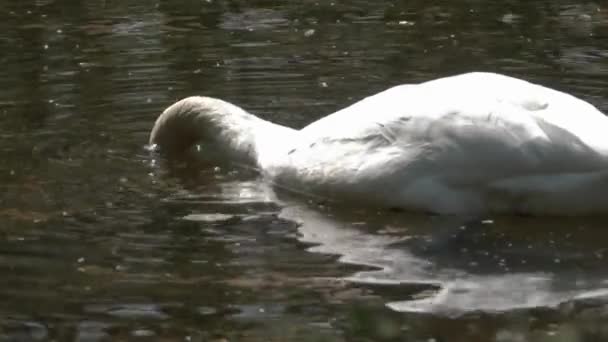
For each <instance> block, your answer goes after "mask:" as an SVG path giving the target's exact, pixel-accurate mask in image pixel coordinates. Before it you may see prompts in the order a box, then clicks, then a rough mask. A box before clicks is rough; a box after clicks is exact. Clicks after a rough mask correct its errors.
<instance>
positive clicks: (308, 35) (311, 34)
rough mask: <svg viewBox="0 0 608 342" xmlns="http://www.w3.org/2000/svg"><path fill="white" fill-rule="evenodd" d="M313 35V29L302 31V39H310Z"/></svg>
mask: <svg viewBox="0 0 608 342" xmlns="http://www.w3.org/2000/svg"><path fill="white" fill-rule="evenodd" d="M314 34H315V30H314V29H309V30H306V31H304V37H312V36H313V35H314Z"/></svg>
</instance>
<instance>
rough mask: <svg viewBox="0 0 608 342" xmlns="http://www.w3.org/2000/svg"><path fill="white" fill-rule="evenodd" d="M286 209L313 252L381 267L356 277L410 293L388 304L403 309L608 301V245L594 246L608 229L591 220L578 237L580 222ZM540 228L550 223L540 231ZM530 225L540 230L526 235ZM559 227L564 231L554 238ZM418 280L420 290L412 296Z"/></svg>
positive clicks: (499, 308) (457, 310) (460, 310)
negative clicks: (607, 266) (606, 266)
mask: <svg viewBox="0 0 608 342" xmlns="http://www.w3.org/2000/svg"><path fill="white" fill-rule="evenodd" d="M281 214H282V215H281V216H282V217H284V218H286V219H289V220H297V221H298V222H300V224H301V226H300V227H299V232H300V234H301V240H302V241H304V242H307V243H313V244H315V246H314V247H312V248H310V249H309V250H310V251H314V252H320V253H329V254H338V255H340V256H341V258H340V260H341V261H343V262H347V263H353V264H358V265H367V266H370V267H373V268H377V269H375V270H371V271H369V270H368V271H362V272H358V273H356V274H354V275H352V276H350V277H348V278H347V279H348V280H349V281H352V282H356V283H359V284H370V285H371V287H372V288H374V286H375V285H377V284H380V285H382V288H383V289H384V290H386V289H387V288H389V287H391V286H392V287H395V288H396V289H398V288H400V287H403V288H404V289H406V290H405V291H404V293H405V294H407V295H406V296H405V297H403V298H391V302H389V303H388V306H389V307H390V308H392V309H394V310H397V311H408V312H409V311H411V312H432V313H438V314H449V315H454V314H457V315H461V314H466V313H469V312H476V311H483V312H504V311H508V310H518V309H530V308H542V307H547V308H549V307H551V308H553V307H556V306H558V305H559V304H563V303H567V302H572V303H575V302H576V300H577V299H585V300H586V301H587V300H589V299H590V298H597V299H598V301H601V300H603V299H604V298H608V297H607V296H608V278H606V277H605V274H603V271H602V269H603V263H604V261H603V253H604V252H605V247H604V246H603V244H602V243H599V244H598V243H597V242H593V241H594V240H595V239H598V238H599V237H602V236H603V235H605V234H604V233H603V232H602V227H601V226H600V227H597V226H595V225H594V224H593V223H592V222H589V223H590V225H591V226H585V227H584V228H580V227H579V229H577V231H576V232H574V233H573V232H570V231H569V230H571V227H572V225H573V224H575V225H576V224H581V222H574V221H570V222H568V223H567V224H566V225H564V224H563V222H559V221H555V220H544V221H543V220H542V219H517V220H513V219H511V220H508V219H499V220H498V221H497V222H494V221H490V220H488V221H485V222H481V223H479V222H472V223H471V224H465V223H463V222H459V221H458V220H459V219H458V218H428V217H424V216H422V217H417V216H414V217H412V216H411V215H403V214H401V215H394V216H395V217H393V218H390V217H387V216H386V214H385V213H382V215H369V214H366V215H361V217H359V218H357V217H356V216H357V215H352V213H349V214H350V215H347V214H344V213H342V215H343V217H342V218H341V219H340V218H338V217H336V215H335V213H322V212H319V211H318V210H317V211H315V210H314V209H309V208H303V207H302V206H298V207H285V208H284V209H283V211H282V213H281ZM353 216H354V217H353ZM359 220H361V221H359ZM363 220H364V221H363ZM504 221H506V222H504ZM490 225H491V226H490ZM539 225H548V226H549V225H550V226H549V227H550V228H548V229H546V230H545V229H544V228H538V227H535V226H539ZM529 229H535V230H536V232H534V234H528V232H529ZM370 230H372V231H370ZM539 230H541V231H539ZM542 230H545V231H544V232H543V231H542ZM560 231H565V233H566V235H565V236H561V235H556V233H557V232H560ZM524 234H525V235H524ZM547 237H549V238H550V240H549V245H550V246H546V243H547V241H546V238H547ZM539 239H542V240H539ZM573 240H574V241H573ZM543 245H544V246H543ZM583 267H584V268H583ZM593 270H596V272H593ZM412 285H417V286H416V287H417V288H418V289H419V290H420V292H421V293H416V294H414V295H412V294H409V293H408V292H409V291H407V289H408V288H411V287H412ZM420 285H426V286H420ZM397 291H398V290H395V289H393V290H392V292H397Z"/></svg>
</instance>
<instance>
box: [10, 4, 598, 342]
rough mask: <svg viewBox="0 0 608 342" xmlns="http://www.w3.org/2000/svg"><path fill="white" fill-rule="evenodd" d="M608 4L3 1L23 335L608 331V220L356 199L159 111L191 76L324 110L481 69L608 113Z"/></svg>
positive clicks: (13, 336) (289, 119)
mask: <svg viewBox="0 0 608 342" xmlns="http://www.w3.org/2000/svg"><path fill="white" fill-rule="evenodd" d="M606 11H608V8H605V7H604V6H603V5H599V4H595V3H592V2H584V3H583V4H578V3H575V2H573V1H566V0H562V1H535V2H530V1H523V0H521V1H510V2H505V3H488V2H479V1H436V2H433V3H430V2H427V1H414V2H403V3H397V4H395V3H394V2H392V1H335V2H331V3H330V2H327V3H323V2H312V1H300V2H296V1H293V2H285V1H272V0H270V1H269V0H264V1H248V2H240V1H230V2H223V1H188V0H180V1H160V2H146V1H141V0H139V1H136V0H130V1H129V0H127V1H121V2H107V1H87V2H76V1H74V2H58V1H53V0H47V1H44V0H39V1H26V2H23V1H5V2H3V3H2V4H0V32H1V33H0V46H1V47H2V51H3V53H2V54H0V61H1V62H2V66H3V68H1V69H0V155H1V156H2V161H3V162H2V163H0V186H1V187H2V191H1V192H0V222H1V223H2V224H1V225H0V270H1V274H2V278H1V279H2V281H0V341H45V340H55V341H70V340H76V341H107V340H170V341H210V340H215V341H223V340H229V341H234V340H239V341H293V340H299V341H355V340H356V341H379V340H399V341H403V340H405V341H503V342H504V341H600V340H605V339H607V338H608V330H607V328H606V326H608V325H607V324H606V323H608V306H606V301H605V299H606V298H607V293H606V289H607V288H608V271H606V268H605V260H604V259H605V257H607V255H606V253H608V252H607V251H608V250H607V248H606V244H605V241H606V240H607V238H608V231H606V229H605V225H606V221H605V220H602V219H566V220H564V219H538V218H537V219H533V218H506V217H488V218H487V220H486V221H483V222H469V221H466V220H463V219H458V218H445V217H429V216H425V215H411V214H403V213H376V212H369V211H368V212H365V211H358V210H354V209H353V210H335V209H329V208H325V207H322V206H317V205H312V204H310V205H308V204H306V203H303V202H301V201H298V200H297V199H282V200H281V201H279V200H277V199H276V198H275V196H274V194H273V192H272V191H271V190H270V189H268V188H266V187H265V186H264V184H262V183H260V182H259V181H258V180H257V179H256V178H255V175H254V174H252V173H251V172H249V171H244V170H238V169H231V168H220V169H217V168H214V167H209V166H202V165H199V164H197V163H196V162H194V161H184V162H183V163H174V164H172V165H167V163H166V162H165V161H163V160H161V159H158V158H156V157H155V156H154V155H152V154H150V153H149V152H148V151H146V149H145V143H146V142H147V137H148V132H149V129H150V128H151V125H152V123H153V121H154V119H155V118H156V116H157V115H158V113H159V112H160V111H161V110H162V109H163V108H164V107H165V106H167V105H168V104H170V103H172V102H173V101H175V100H177V99H179V98H181V97H184V96H187V95H192V94H206V95H211V96H217V97H221V98H224V99H227V100H229V101H231V102H234V103H237V104H240V105H242V106H244V107H245V108H247V109H248V110H250V111H252V112H254V113H256V114H258V115H260V116H261V117H264V118H267V119H271V120H274V121H276V122H279V123H282V124H286V125H290V126H292V127H302V126H303V125H305V124H307V123H309V122H311V121H313V120H315V119H317V118H320V117H322V116H324V115H326V114H327V113H330V112H332V111H334V110H336V109H338V108H342V107H344V106H345V105H347V104H349V103H352V102H353V101H355V100H356V99H359V98H361V97H363V96H366V95H369V94H373V93H375V92H377V91H380V90H382V89H385V88H387V87H389V86H392V85H395V84H399V83H404V82H417V81H422V80H427V79H431V78H435V77H440V76H445V75H449V74H455V73H459V72H463V71H470V70H485V71H499V72H503V73H508V74H510V75H514V76H519V77H523V78H526V79H529V80H533V81H536V82H541V83H543V84H546V85H549V86H552V87H556V88H558V89H561V90H564V91H568V92H570V93H573V94H575V95H577V96H580V97H581V98H583V99H585V100H587V101H590V102H591V103H593V104H595V105H596V106H598V107H599V108H600V109H603V110H604V111H606V110H608V99H607V98H606V96H605V89H606V88H608V76H607V75H608V65H607V64H606V62H605V61H606V56H607V51H608V36H607V35H606V32H608V31H606V28H607V26H608V17H607V16H606ZM573 115H575V113H573Z"/></svg>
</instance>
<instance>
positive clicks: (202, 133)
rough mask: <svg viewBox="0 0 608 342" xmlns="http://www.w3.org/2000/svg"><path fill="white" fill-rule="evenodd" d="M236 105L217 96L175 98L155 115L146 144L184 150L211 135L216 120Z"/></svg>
mask: <svg viewBox="0 0 608 342" xmlns="http://www.w3.org/2000/svg"><path fill="white" fill-rule="evenodd" d="M235 108H236V109H238V110H240V108H238V107H236V106H234V105H231V104H229V103H227V102H224V101H222V100H219V99H215V98H211V97H202V96H191V97H187V98H184V99H182V100H180V101H177V102H175V103H174V104H172V105H170V106H169V107H167V109H165V110H164V111H163V113H162V114H161V115H160V116H159V117H158V119H157V120H156V122H155V123H154V127H153V128H152V132H151V133H150V141H149V143H150V145H151V146H155V147H158V148H160V151H161V152H164V153H169V154H176V153H180V152H184V151H186V150H188V149H189V148H190V147H192V146H193V145H194V144H196V143H197V142H201V141H204V140H208V139H210V138H213V137H212V136H211V135H210V134H217V129H214V128H218V127H217V126H218V124H221V121H222V120H225V117H227V116H229V115H231V113H232V112H235Z"/></svg>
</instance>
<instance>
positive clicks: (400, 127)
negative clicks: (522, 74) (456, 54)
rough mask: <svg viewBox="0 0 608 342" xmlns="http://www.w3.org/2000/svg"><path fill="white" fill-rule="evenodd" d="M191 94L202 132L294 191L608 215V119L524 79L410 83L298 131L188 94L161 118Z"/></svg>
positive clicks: (453, 208)
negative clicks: (605, 195) (607, 200)
mask: <svg viewBox="0 0 608 342" xmlns="http://www.w3.org/2000/svg"><path fill="white" fill-rule="evenodd" d="M183 101H186V103H189V104H190V103H192V104H191V105H190V106H191V107H192V108H194V109H192V110H191V111H193V112H195V113H196V115H195V116H194V117H195V118H196V120H193V119H191V121H196V122H197V124H196V125H193V127H195V128H194V129H196V130H197V132H199V133H200V134H199V135H198V136H197V137H196V138H197V139H212V140H214V141H215V142H217V143H219V144H220V145H222V146H224V147H225V148H227V149H228V150H230V151H234V152H235V153H233V155H236V156H237V157H236V158H239V157H238V156H239V155H240V156H244V157H242V159H243V160H248V161H249V162H251V163H253V164H254V165H255V166H256V167H258V168H259V169H260V171H261V172H262V173H263V174H264V175H265V176H266V177H267V178H268V179H269V180H270V181H271V182H273V183H275V184H277V185H279V186H282V187H285V188H288V189H292V190H295V191H297V192H304V193H310V194H314V195H316V196H322V197H325V198H331V199H335V200H346V201H355V202H360V203H365V204H368V205H375V206H385V207H398V208H403V209H408V210H423V211H430V212H436V213H450V214H478V213H483V212H499V213H523V214H551V215H581V214H600V213H608V203H607V202H606V201H604V199H603V196H604V190H608V139H606V138H604V136H605V134H606V133H607V132H608V118H606V117H605V116H604V115H603V114H602V113H601V112H600V111H598V110H597V109H596V108H595V107H593V106H592V105H591V104H589V103H587V102H585V101H582V100H580V99H577V98H576V97H573V96H571V95H568V94H565V93H562V92H559V91H556V90H552V89H549V88H545V87H542V86H540V85H535V84H532V83H529V82H526V81H522V80H519V79H516V78H511V77H507V76H503V75H498V74H492V73H469V74H463V75H458V76H453V77H447V78H442V79H437V80H433V81H429V82H425V83H421V84H408V85H401V86H397V87H394V88H390V89H388V90H386V91H384V92H381V93H379V94H376V95H374V96H370V97H368V98H365V99H363V100H361V101H359V102H357V103H355V104H353V105H351V106H349V107H347V108H345V109H342V110H340V111H338V112H336V113H334V114H331V115H329V116H327V117H325V118H322V119H320V120H318V121H315V122H313V123H311V124H310V125H308V126H306V127H304V128H303V129H301V130H299V131H296V130H293V129H290V128H287V127H284V126H280V125H276V124H272V123H270V122H267V121H264V120H261V119H259V118H257V117H254V116H253V115H251V114H248V113H246V112H245V111H243V110H242V109H240V108H238V107H236V106H234V105H231V104H228V103H226V102H224V101H221V100H216V99H209V98H188V99H186V100H182V101H181V102H178V103H177V104H174V105H173V106H171V107H169V108H168V109H167V110H166V111H165V113H164V114H163V115H161V118H162V117H163V116H167V117H169V116H172V117H173V116H174V117H177V116H179V115H176V114H174V113H175V112H177V111H178V110H177V109H175V108H176V107H175V106H177V107H180V108H182V107H184V102H183ZM180 103H181V104H180ZM211 104H212V105H211ZM172 108H173V109H172ZM208 108H213V110H212V111H210V110H209V109H208ZM181 117H184V115H181ZM161 118H159V120H158V121H157V125H156V126H157V127H155V129H154V130H153V134H152V136H151V139H150V141H151V143H158V144H160V145H161V147H162V145H163V144H165V145H166V144H167V143H163V141H162V140H163V139H158V138H157V137H158V136H162V135H163V134H164V135H168V136H170V137H169V138H167V139H166V140H168V141H170V140H171V139H179V138H180V137H179V136H180V134H174V135H170V134H167V133H166V132H167V131H170V130H171V129H165V128H164V127H162V126H163V124H162V122H163V120H161ZM165 121H167V120H165ZM159 122H161V124H159ZM161 133H163V134H161ZM174 133H176V132H174Z"/></svg>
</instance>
